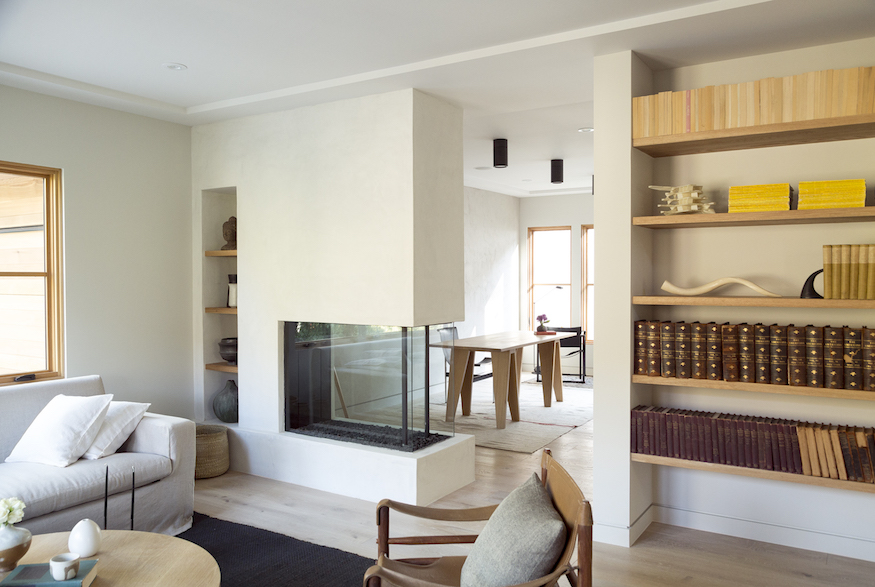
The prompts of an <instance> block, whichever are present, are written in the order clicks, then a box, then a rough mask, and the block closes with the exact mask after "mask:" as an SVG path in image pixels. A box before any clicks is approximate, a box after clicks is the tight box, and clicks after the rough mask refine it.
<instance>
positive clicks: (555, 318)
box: [532, 285, 571, 329]
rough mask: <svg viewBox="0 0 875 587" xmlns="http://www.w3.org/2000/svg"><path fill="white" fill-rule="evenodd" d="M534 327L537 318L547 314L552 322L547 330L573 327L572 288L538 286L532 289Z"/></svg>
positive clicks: (536, 323)
mask: <svg viewBox="0 0 875 587" xmlns="http://www.w3.org/2000/svg"><path fill="white" fill-rule="evenodd" d="M532 299H533V300H534V304H533V305H532V307H533V311H534V318H535V319H534V320H533V324H534V326H537V325H538V321H537V317H538V316H540V315H542V314H546V315H547V319H548V320H550V323H549V324H546V325H545V326H547V328H548V329H549V328H551V327H556V326H571V288H570V287H568V286H555V285H536V286H534V287H533V288H532Z"/></svg>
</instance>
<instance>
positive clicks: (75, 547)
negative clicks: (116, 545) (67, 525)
mask: <svg viewBox="0 0 875 587" xmlns="http://www.w3.org/2000/svg"><path fill="white" fill-rule="evenodd" d="M67 547H68V548H69V549H70V552H75V553H76V554H78V555H79V556H80V557H82V558H88V557H89V556H94V555H95V554H97V551H98V550H100V526H98V525H97V524H96V523H95V522H93V521H92V520H89V519H88V518H85V519H84V520H79V522H77V523H76V525H75V526H73V530H71V531H70V539H69V540H68V541H67Z"/></svg>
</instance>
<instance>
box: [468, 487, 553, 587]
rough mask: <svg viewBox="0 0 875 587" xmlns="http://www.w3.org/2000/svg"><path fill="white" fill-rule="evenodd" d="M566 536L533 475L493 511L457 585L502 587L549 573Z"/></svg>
mask: <svg viewBox="0 0 875 587" xmlns="http://www.w3.org/2000/svg"><path fill="white" fill-rule="evenodd" d="M566 537H567V534H566V529H565V523H564V522H563V521H562V518H561V517H560V516H559V514H558V513H557V512H556V510H555V509H554V508H553V503H552V502H551V500H550V495H549V494H548V493H547V490H546V489H544V487H543V486H542V485H541V482H540V480H539V479H538V477H537V475H535V474H534V473H533V474H532V477H531V479H529V480H528V481H526V482H525V483H523V484H522V485H520V486H519V487H517V488H516V489H514V490H513V491H512V492H511V493H510V495H508V496H507V497H506V498H505V499H504V501H502V502H501V504H499V506H498V508H497V509H496V510H495V512H493V514H492V517H491V518H489V521H488V522H487V523H486V526H485V527H484V528H483V531H482V532H481V533H480V535H479V536H478V537H477V540H476V542H474V546H472V547H471V553H470V554H469V555H468V559H467V560H466V561H465V564H464V565H463V566H462V577H461V585H462V587H507V586H508V585H516V584H518V583H525V582H526V581H531V580H532V579H537V578H538V577H542V576H544V575H546V574H548V573H550V572H551V571H552V570H553V568H554V566H555V564H556V561H557V560H558V559H559V556H560V555H561V554H562V550H563V548H564V547H565V539H566Z"/></svg>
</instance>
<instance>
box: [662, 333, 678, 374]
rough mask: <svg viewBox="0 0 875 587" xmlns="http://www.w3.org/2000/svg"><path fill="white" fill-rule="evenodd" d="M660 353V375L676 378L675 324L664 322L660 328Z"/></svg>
mask: <svg viewBox="0 0 875 587" xmlns="http://www.w3.org/2000/svg"><path fill="white" fill-rule="evenodd" d="M659 352H660V359H661V361H662V364H661V365H662V366H661V368H660V374H661V375H662V376H663V377H674V376H675V360H674V323H673V322H663V323H662V324H660V326H659Z"/></svg>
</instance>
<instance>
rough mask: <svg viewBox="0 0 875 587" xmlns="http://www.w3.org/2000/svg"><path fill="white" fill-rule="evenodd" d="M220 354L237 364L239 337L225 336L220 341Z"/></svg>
mask: <svg viewBox="0 0 875 587" xmlns="http://www.w3.org/2000/svg"><path fill="white" fill-rule="evenodd" d="M219 354H220V355H221V356H222V358H223V359H225V360H226V361H228V362H229V363H231V364H232V365H236V364H237V337H236V336H235V337H233V338H223V339H222V340H220V341H219Z"/></svg>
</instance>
